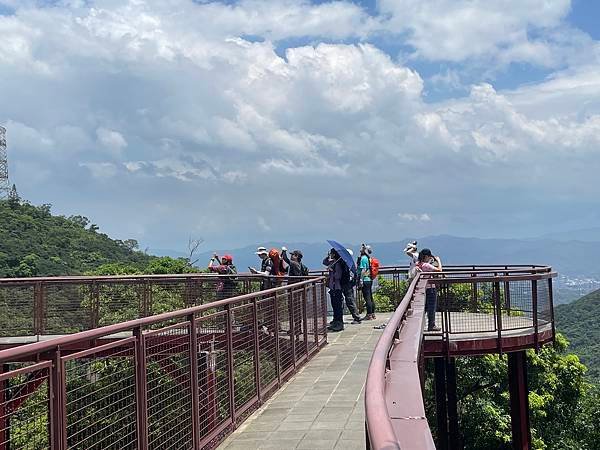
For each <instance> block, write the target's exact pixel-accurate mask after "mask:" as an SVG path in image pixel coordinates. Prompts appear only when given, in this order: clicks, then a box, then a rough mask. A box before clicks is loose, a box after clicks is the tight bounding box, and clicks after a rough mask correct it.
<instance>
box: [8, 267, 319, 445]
mask: <svg viewBox="0 0 600 450" xmlns="http://www.w3.org/2000/svg"><path fill="white" fill-rule="evenodd" d="M202 281H203V282H204V280H202ZM199 284H200V283H196V280H194V282H193V283H191V282H189V280H188V281H187V282H186V281H185V280H184V282H183V283H180V282H174V281H171V280H168V281H166V282H165V280H161V282H153V283H145V282H143V283H141V284H139V283H123V282H120V281H119V282H116V283H114V284H109V283H104V284H101V285H97V286H90V285H89V284H88V283H87V282H84V283H82V284H79V285H78V284H77V283H69V284H67V285H60V284H59V288H55V287H54V286H47V287H45V288H47V292H48V293H52V294H51V295H52V296H56V297H60V298H62V299H65V298H71V297H73V298H74V297H75V296H76V292H77V294H78V295H79V294H81V293H83V296H84V297H86V296H89V298H94V297H95V298H96V299H101V298H102V296H103V295H110V293H111V292H112V293H115V294H116V297H115V298H116V301H117V302H118V301H120V300H122V299H123V298H126V297H128V296H131V298H135V299H136V300H140V299H142V300H144V301H146V300H149V299H150V298H152V300H149V301H148V303H147V305H153V304H154V305H156V304H157V303H155V302H156V301H158V299H160V302H161V304H166V305H169V306H168V307H167V309H170V308H173V307H176V306H175V305H177V302H180V301H182V300H187V305H188V306H189V305H193V304H194V303H196V302H197V301H198V300H197V299H198V298H200V297H199V295H198V293H201V291H200V290H197V288H198V286H199ZM140 291H141V293H140ZM107 299H108V298H107ZM322 299H323V280H322V279H320V278H319V279H313V280H311V281H306V282H301V283H297V284H292V285H289V286H285V285H284V286H282V287H280V288H277V289H274V290H269V291H264V292H255V293H251V294H247V295H244V296H239V297H234V298H230V299H225V300H220V301H217V300H216V299H215V300H213V301H212V302H210V303H208V304H203V305H200V306H192V307H191V308H188V309H183V310H176V311H172V312H168V313H164V314H156V315H154V316H150V317H146V318H141V319H136V320H133V321H129V322H123V323H119V324H117V325H111V326H108V327H104V328H99V329H95V330H89V331H85V332H83V333H77V334H72V335H68V336H63V337H58V338H56V339H53V340H49V341H44V342H38V343H33V344H29V345H24V346H21V347H18V348H12V349H9V350H4V351H0V367H2V371H1V372H0V449H9V448H11V449H12V448H25V449H42V448H53V449H54V448H56V449H66V448H70V449H86V450H87V449H106V448H115V449H117V448H118V449H134V448H142V449H145V448H150V449H182V448H214V447H215V446H217V445H218V443H219V442H221V441H222V440H223V438H224V437H225V436H227V435H228V434H229V433H231V431H232V430H233V429H234V428H235V427H237V425H238V424H239V423H241V422H242V421H243V420H244V419H245V418H246V417H247V416H248V415H249V414H250V413H251V412H252V411H253V410H254V409H256V408H257V407H258V406H259V405H260V404H261V403H262V402H264V401H265V400H266V399H267V398H268V397H269V396H270V395H272V393H273V392H274V391H275V390H276V389H277V388H278V387H279V386H280V385H281V383H282V382H283V380H284V379H285V377H286V376H289V375H290V374H292V373H294V371H295V370H297V369H298V368H299V367H300V366H301V365H302V364H304V362H305V361H307V360H308V359H309V357H310V356H311V355H313V354H314V353H315V352H317V351H318V350H319V348H320V347H321V346H322V345H323V344H324V343H325V342H326V334H325V333H326V330H325V327H324V326H323V325H324V324H325V322H326V317H325V316H324V314H325V307H324V306H325V305H324V304H323V302H322ZM108 303H109V304H110V301H109V302H108ZM55 304H58V303H55ZM184 304H185V303H184ZM64 305H66V303H63V306H64ZM148 311H150V312H152V311H156V310H153V309H152V308H148ZM61 320H63V322H62V323H63V324H68V323H69V321H72V323H75V316H71V317H63V318H62V319H61ZM27 360H31V361H40V360H41V361H42V362H41V363H35V364H30V363H26V362H22V361H27ZM27 364H29V365H27Z"/></svg>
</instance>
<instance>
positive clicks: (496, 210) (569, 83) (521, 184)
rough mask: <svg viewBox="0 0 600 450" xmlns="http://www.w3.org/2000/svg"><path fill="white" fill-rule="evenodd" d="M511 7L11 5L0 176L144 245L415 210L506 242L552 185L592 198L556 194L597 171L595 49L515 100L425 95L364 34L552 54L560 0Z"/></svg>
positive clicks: (374, 226)
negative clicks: (5, 145) (6, 164)
mask: <svg viewBox="0 0 600 450" xmlns="http://www.w3.org/2000/svg"><path fill="white" fill-rule="evenodd" d="M525 3H527V7H526V6H523V5H521V3H519V4H517V3H516V2H515V3H514V5H512V4H511V5H512V6H514V8H510V7H506V8H503V10H502V11H500V10H499V9H498V7H496V6H494V5H488V3H487V2H486V3H485V5H486V7H484V6H483V5H484V3H483V2H478V1H475V2H462V1H457V2H449V1H442V0H436V1H435V2H430V3H427V2H413V1H409V0H402V1H400V2H391V1H385V0H382V1H381V2H379V3H378V5H379V6H378V8H379V12H380V13H381V15H380V16H369V14H367V13H366V12H365V11H364V10H363V9H361V8H360V7H359V6H357V5H355V4H352V3H349V2H344V1H339V2H330V3H321V4H319V5H315V4H312V3H310V2H308V1H292V0H278V1H271V2H267V1H257V0H252V1H251V0H248V1H241V2H237V3H235V4H225V3H220V2H191V1H184V0H169V1H165V2H144V1H133V0H131V1H125V2H112V1H108V0H96V1H93V2H62V3H57V4H56V5H55V6H53V7H52V8H44V7H36V4H35V3H33V2H32V3H19V2H15V3H14V5H13V7H14V8H16V10H17V12H16V14H15V15H12V16H0V33H3V34H2V35H3V36H7V39H8V40H7V42H8V43H9V44H8V45H6V46H4V47H2V48H0V68H1V69H2V70H1V71H0V95H1V96H2V98H3V102H2V103H0V122H1V123H3V124H4V125H5V126H7V128H8V129H9V157H10V158H11V164H13V166H12V167H14V170H13V171H12V172H11V173H12V174H13V175H14V176H15V177H16V181H17V183H18V185H19V186H18V187H19V190H20V192H23V193H24V194H25V195H26V196H29V197H30V198H31V199H32V200H34V201H40V202H48V201H51V202H52V203H55V204H60V203H62V204H63V205H68V206H64V208H69V212H72V213H84V214H87V215H90V216H92V217H94V218H95V221H96V222H99V223H105V224H106V227H107V228H106V231H109V232H110V231H114V233H115V234H116V235H117V236H119V237H128V236H127V233H132V234H133V235H132V236H131V237H138V236H137V235H136V234H135V233H138V232H139V230H140V226H139V224H140V223H143V224H144V226H143V233H144V236H145V237H147V236H155V237H154V239H155V240H154V245H153V246H155V247H156V246H164V245H176V243H175V241H176V240H177V239H179V238H181V239H180V240H181V242H184V241H185V240H186V239H187V236H188V235H189V230H190V229H194V230H198V229H201V230H202V231H201V234H202V235H203V236H204V237H205V238H206V239H207V240H213V241H214V242H216V243H219V245H225V244H231V243H240V244H242V243H246V242H248V241H249V240H252V239H254V238H255V237H256V236H257V234H258V235H260V236H261V237H262V236H265V234H264V233H269V236H268V237H272V238H274V239H275V238H285V239H290V238H291V237H292V236H294V235H296V236H298V235H301V236H312V240H315V239H317V238H318V236H320V235H321V234H322V233H325V232H329V231H330V230H332V229H334V230H338V232H339V238H340V239H355V237H356V236H358V235H360V234H361V233H365V230H368V232H369V234H370V235H371V239H373V236H376V237H378V238H379V239H385V238H393V237H397V236H396V234H397V233H398V232H399V229H395V228H394V227H395V226H396V225H397V223H398V222H399V220H398V219H400V222H401V223H402V224H403V226H402V228H401V230H402V231H406V232H411V231H415V232H416V231H418V230H421V229H423V227H424V226H425V225H426V224H428V225H427V226H428V227H429V226H431V227H433V225H434V224H433V221H432V220H431V217H435V226H436V227H439V229H437V231H439V232H452V231H456V232H465V233H467V232H470V230H474V231H473V233H476V232H477V227H480V228H479V230H480V231H481V230H486V231H485V232H486V233H487V234H491V233H492V232H491V231H490V229H489V228H488V226H490V227H495V229H497V230H504V229H507V227H509V226H510V220H512V219H511V217H513V215H512V213H513V212H514V211H521V212H525V213H527V212H530V211H531V205H532V204H537V203H539V202H548V203H549V202H550V201H549V200H548V198H549V197H546V196H550V195H554V194H556V193H557V192H559V191H561V190H564V189H565V188H566V187H568V188H569V189H570V191H569V192H572V193H573V194H569V196H567V197H568V198H569V199H570V200H575V201H577V202H579V204H581V202H585V201H587V200H586V199H591V198H592V197H593V196H594V194H598V193H599V192H598V191H597V189H596V188H595V187H589V186H588V187H587V188H586V189H583V187H582V186H581V185H577V183H576V182H575V178H574V177H565V179H562V178H561V181H562V182H561V185H560V186H556V183H555V182H554V181H555V180H556V179H557V177H558V176H560V175H561V174H564V171H568V170H575V169H577V170H582V171H583V173H584V174H588V175H590V174H591V172H590V171H591V167H593V165H594V164H593V163H594V162H595V163H597V161H598V153H597V152H598V150H597V149H598V145H599V144H600V143H599V141H598V136H600V85H599V82H598V80H599V79H600V76H599V74H600V63H599V61H600V58H599V55H600V51H598V50H597V47H594V46H592V47H590V48H594V50H593V51H591V52H590V53H588V54H587V55H588V60H587V61H586V62H585V64H583V63H581V64H580V65H577V64H575V63H574V62H573V61H572V60H571V63H572V64H573V65H572V66H570V67H569V68H565V69H564V70H561V71H560V72H556V73H555V74H553V75H552V76H551V77H549V78H548V79H546V80H544V81H542V82H538V83H535V84H528V85H525V86H522V87H520V88H517V89H512V90H501V89H497V88H496V87H494V86H493V84H491V83H486V82H481V81H478V82H477V83H475V85H474V86H470V87H465V86H464V80H463V78H462V74H460V73H458V72H457V71H456V70H455V69H449V70H447V71H445V72H443V73H442V74H441V75H439V76H438V77H437V78H436V77H434V78H433V79H432V81H433V82H434V83H436V84H437V85H439V86H440V87H441V88H442V89H448V86H450V89H457V90H460V91H461V92H462V91H463V89H464V90H465V92H466V94H465V95H464V96H463V97H459V98H452V99H449V100H445V101H440V102H426V101H425V100H424V99H425V93H424V87H423V86H424V82H423V78H422V77H421V75H420V74H419V73H418V72H417V71H416V70H415V69H414V68H412V67H410V62H411V60H408V61H407V62H402V61H400V60H398V59H396V58H394V57H393V56H390V55H389V54H387V53H386V52H385V51H384V50H382V49H381V48H379V47H378V46H377V45H376V42H375V41H373V42H371V41H370V39H371V37H372V36H376V35H377V33H381V32H383V31H385V32H389V33H392V34H393V35H394V36H403V39H405V43H406V44H408V45H410V46H412V48H414V49H415V51H416V54H415V55H416V56H415V57H419V58H424V59H436V60H451V61H461V60H465V59H466V60H472V59H473V58H479V57H481V58H482V61H486V62H489V57H492V58H493V59H494V61H496V62H498V63H499V64H501V63H502V61H511V60H521V59H523V60H527V59H530V60H531V61H534V62H535V61H539V63H540V64H542V65H548V64H546V61H553V60H556V61H558V60H559V59H561V58H562V57H561V56H560V55H559V54H560V53H561V51H562V50H560V49H559V47H560V48H563V47H561V46H562V45H563V44H564V45H574V44H573V39H571V38H569V39H565V40H562V41H561V40H560V39H559V37H560V36H563V34H564V33H565V28H564V27H565V26H566V25H565V24H564V19H565V15H566V14H567V13H568V9H569V3H568V2H565V1H561V2H553V3H552V4H550V3H547V2H542V3H537V0H531V1H529V2H525ZM400 7H403V8H404V9H403V10H402V11H404V13H403V14H402V15H401V9H400ZM436 7H437V8H438V10H437V11H436V13H435V14H430V13H431V11H432V8H436ZM174 11H175V12H174ZM440 11H445V12H447V14H442V13H440ZM531 11H534V12H535V14H536V15H538V16H539V20H538V19H536V18H535V17H533V16H532V15H533V13H532V12H531ZM401 19H402V20H401ZM334 25H335V26H334ZM457 29H460V30H461V32H460V33H457V32H456V30H457ZM497 30H502V31H503V32H502V33H500V32H498V31H497ZM528 30H535V31H536V32H535V33H534V34H535V36H534V35H530V34H529V32H528ZM544 33H550V34H552V36H554V38H553V39H554V40H552V39H551V40H546V41H545V40H544V39H542V38H541V37H540V36H542V35H545V34H544ZM573 36H575V39H579V38H580V37H578V36H579V35H578V34H577V33H574V35H573ZM300 38H307V39H308V41H307V42H309V43H306V42H304V41H302V42H304V43H302V44H297V45H296V46H289V44H285V41H286V40H287V39H300ZM406 39H407V41H406ZM584 40H585V39H582V42H583V41H584ZM559 41H560V42H559ZM586 42H587V41H586ZM553 43H560V45H559V46H558V47H556V46H554V44H553ZM588 44H589V42H588V43H587V44H585V45H588ZM286 45H287V48H286ZM539 46H541V47H539ZM542 47H543V48H542ZM544 49H549V53H544V52H545V50H544ZM559 50H560V51H559ZM534 53H535V55H537V56H535V57H531V58H530V56H531V55H532V54H534ZM557 55H559V56H557ZM486 58H487V59H486ZM536 58H537V59H536ZM555 58H558V59H555ZM561 61H563V63H564V62H565V61H566V60H564V59H561ZM552 64H554V63H552ZM552 64H550V65H552ZM557 64H558V63H557ZM572 155H578V158H579V159H580V161H583V163H580V165H579V166H578V165H576V163H575V162H574V161H573V160H572V159H571V157H572ZM33 174H35V176H33ZM90 175H91V177H90ZM73 186H77V187H78V188H77V189H73ZM539 191H544V193H545V195H544V196H541V195H540V192H539ZM561 195H563V196H565V195H566V194H561ZM571 195H572V196H571ZM115 198H118V199H119V201H118V202H115V200H114V199H115ZM540 199H542V200H540ZM590 201H591V200H590ZM565 202H566V200H565ZM421 203H427V206H421ZM398 204H400V205H402V206H400V207H399V209H400V210H401V211H408V212H402V213H400V214H398V215H397V218H394V212H393V211H395V210H397V209H396V208H397V206H392V205H398ZM90 205H93V207H92V206H90ZM132 205H135V207H132ZM424 208H426V210H427V211H428V212H427V213H415V212H414V211H415V210H416V211H419V210H422V209H424ZM588 209H589V208H588ZM390 210H391V212H390ZM548 211H550V208H548ZM525 213H524V214H525ZM549 214H550V213H547V215H548V217H549ZM257 217H258V219H256V218H257ZM474 217H483V218H484V219H481V220H477V221H476V220H475V219H473V218H474ZM261 218H262V219H261ZM267 220H268V222H267ZM536 220H537V222H536ZM531 221H532V222H531V223H532V225H531V226H532V227H533V223H534V222H535V223H539V222H542V221H543V219H542V218H539V220H538V219H536V218H533V219H531ZM521 225H522V224H521ZM411 227H414V229H413V228H411ZM465 230H469V231H465ZM434 231H435V230H434ZM261 233H263V234H261ZM356 239H357V240H358V239H363V238H362V237H356ZM236 240H237V241H236Z"/></svg>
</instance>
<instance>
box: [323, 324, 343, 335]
mask: <svg viewBox="0 0 600 450" xmlns="http://www.w3.org/2000/svg"><path fill="white" fill-rule="evenodd" d="M327 329H328V330H329V331H333V332H334V333H336V332H338V331H343V330H344V324H343V323H342V322H336V323H334V324H332V325H330V326H328V327H327Z"/></svg>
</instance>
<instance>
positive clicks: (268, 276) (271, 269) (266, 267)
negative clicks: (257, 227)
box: [248, 247, 275, 291]
mask: <svg viewBox="0 0 600 450" xmlns="http://www.w3.org/2000/svg"><path fill="white" fill-rule="evenodd" d="M254 253H255V254H256V255H257V256H258V257H259V258H260V270H256V268H254V267H248V269H249V270H250V273H253V274H255V275H263V276H264V278H263V281H262V287H261V290H263V291H264V290H267V289H271V288H272V287H275V279H274V278H273V276H274V275H275V266H274V263H273V260H272V259H271V258H270V257H269V252H268V251H267V249H266V248H265V247H258V248H257V249H256V252H254Z"/></svg>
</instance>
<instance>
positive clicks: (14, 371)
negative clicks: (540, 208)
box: [0, 266, 555, 450]
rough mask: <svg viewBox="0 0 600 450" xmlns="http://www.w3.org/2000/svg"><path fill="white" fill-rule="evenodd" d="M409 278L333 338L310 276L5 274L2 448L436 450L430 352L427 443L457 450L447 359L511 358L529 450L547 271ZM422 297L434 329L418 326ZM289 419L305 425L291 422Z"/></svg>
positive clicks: (387, 288)
mask: <svg viewBox="0 0 600 450" xmlns="http://www.w3.org/2000/svg"><path fill="white" fill-rule="evenodd" d="M406 274H407V268H406V267H388V268H383V269H382V270H381V273H380V276H379V285H380V290H379V292H378V294H377V295H379V296H382V297H386V299H387V300H388V301H389V302H390V303H392V304H394V305H397V308H396V311H395V312H394V313H393V314H392V315H391V316H390V317H389V322H388V325H387V326H386V327H385V329H384V330H383V331H381V330H375V329H373V328H372V324H373V322H364V323H363V324H360V325H348V326H347V328H346V330H345V331H343V332H341V333H338V334H336V335H335V336H334V337H331V339H330V341H331V343H330V345H328V344H327V343H328V336H327V330H326V325H327V321H328V318H327V303H328V300H327V292H326V288H325V280H324V278H323V277H322V276H320V274H315V275H313V276H311V277H309V278H307V279H292V278H288V279H278V284H280V287H277V288H274V289H270V290H265V291H261V290H260V288H261V281H262V278H261V277H260V276H252V275H239V276H237V277H236V278H235V280H233V281H234V282H233V283H231V281H232V280H231V279H229V278H228V277H227V276H218V275H208V274H186V275H164V276H163V275H160V276H133V277H131V276H124V277H66V278H37V279H35V278H34V279H31V278H30V279H8V280H0V317H2V318H4V319H0V320H3V323H2V326H1V327H0V450H4V449H10V448H21V447H29V448H53V449H66V448H82V449H83V448H85V449H88V448H98V449H100V448H140V449H147V448H161V449H163V448H165V449H166V448H177V449H179V448H195V449H200V448H207V449H208V448H216V447H217V446H219V445H223V447H227V448H262V447H265V448H278V447H277V446H276V444H275V442H279V440H278V439H276V437H277V436H276V435H275V434H273V433H275V432H277V431H281V432H285V431H286V429H285V428H286V427H288V428H289V427H292V428H290V429H288V430H287V431H288V433H283V434H284V435H287V436H288V437H289V436H291V435H294V434H295V435H296V436H299V435H300V434H302V436H301V437H300V438H299V439H297V440H296V441H294V442H295V444H294V445H293V446H292V447H280V448H293V447H298V448H302V447H303V445H304V446H305V447H306V446H309V445H312V447H310V448H335V446H336V445H337V446H339V447H345V448H364V447H367V448H377V449H380V448H381V449H383V448H385V449H395V448H403V449H404V448H410V449H417V450H418V449H422V448H423V449H425V448H427V449H429V448H435V444H434V441H433V437H432V435H431V432H430V430H429V424H428V422H427V419H426V418H425V412H424V405H423V397H422V394H421V392H422V386H423V383H424V370H423V367H424V361H425V359H426V358H432V359H434V361H435V369H436V370H435V384H436V408H437V413H438V414H437V429H438V430H440V433H438V442H437V448H440V449H446V448H460V445H461V444H460V440H459V437H458V436H459V432H458V419H457V414H456V379H455V377H456V373H455V366H454V364H455V363H454V358H455V357H457V356H465V355H469V356H474V355H482V354H488V353H506V354H508V355H509V356H508V361H509V373H510V379H509V381H510V394H511V413H512V425H513V441H514V443H513V445H514V447H515V448H520V449H521V448H529V445H530V444H529V442H530V436H529V419H528V407H527V386H526V364H525V362H526V357H525V353H524V350H525V349H530V348H531V349H538V348H539V347H540V346H542V345H544V344H546V343H548V342H551V341H552V340H553V339H554V317H553V301H552V278H553V277H554V276H555V274H554V273H553V272H552V271H551V269H550V268H549V267H544V266H458V267H446V268H445V271H444V273H443V274H441V275H435V276H432V275H425V274H422V275H421V276H420V277H418V278H416V279H414V280H412V281H411V282H410V283H409V282H408V280H407V279H406ZM432 287H435V288H436V291H437V298H438V307H437V314H436V321H437V323H438V324H439V325H440V326H441V331H440V332H437V333H429V332H426V331H425V330H424V307H425V290H426V289H427V288H432ZM359 303H360V298H359ZM380 319H381V316H380ZM377 323H378V322H375V324H377ZM307 377H308V378H307ZM311 377H312V378H311ZM315 377H316V378H315ZM340 377H341V378H340ZM365 379H366V381H365ZM282 388H283V389H282ZM363 398H364V408H363ZM286 399H287V400H286ZM286 401H287V402H288V405H291V403H294V404H295V403H298V402H303V406H302V411H303V412H302V414H298V413H296V414H291V413H290V411H292V410H293V409H294V408H293V407H290V408H283V409H289V410H288V411H286V412H285V414H284V416H285V417H283V418H282V421H281V423H279V424H278V425H277V428H276V429H272V430H264V429H263V430H260V429H257V430H256V431H257V434H256V435H255V436H258V435H265V434H266V435H267V436H273V439H254V440H253V439H250V438H248V435H247V434H246V437H247V439H245V440H244V439H243V437H242V440H241V441H240V440H239V438H240V435H243V434H244V433H249V432H250V431H248V430H251V429H252V427H255V426H256V425H257V424H258V425H259V427H260V424H261V420H257V417H258V418H259V419H260V418H261V417H267V416H274V415H276V412H277V410H281V409H282V408H281V402H286ZM278 404H279V405H280V406H279V407H278V406H277V405H278ZM257 410H258V411H257ZM255 411H257V412H255ZM280 413H281V411H280ZM250 416H251V417H252V419H251V420H250V421H248V422H247V423H246V424H244V421H245V420H246V419H247V418H248V417H250ZM288 416H296V418H298V417H299V416H303V417H304V419H305V420H300V421H298V420H287V421H286V419H289V418H290V417H288ZM323 417H329V418H330V419H341V418H343V419H344V421H345V422H344V424H343V428H339V422H341V420H338V421H337V422H338V427H337V428H336V429H334V428H331V427H330V428H327V427H325V429H319V428H318V427H320V426H322V425H318V423H331V422H336V420H329V421H328V420H323ZM317 419H320V420H318V421H317ZM284 421H285V423H288V425H285V426H283V428H281V429H279V428H280V427H281V425H283V422H284ZM262 422H264V421H262ZM298 422H310V426H309V428H308V429H304V430H302V429H296V430H294V429H293V428H294V427H298V426H299V425H289V424H290V423H298ZM359 423H360V424H361V425H360V427H358V426H357V425H358V424H359ZM313 425H314V426H315V427H317V428H316V429H315V428H312V427H313ZM365 425H366V426H365ZM264 426H267V425H264V424H263V427H264ZM271 426H272V425H271ZM302 426H304V427H306V426H307V425H306V423H305V424H304V425H302ZM346 426H347V427H348V428H345V427H346ZM236 430H238V431H236ZM336 430H337V431H339V434H338V436H337V437H335V438H331V436H333V435H334V434H336ZM327 431H330V433H329V439H328V438H327ZM234 432H235V433H234ZM293 432H295V433H293ZM232 433H233V435H232ZM230 435H232V436H231V437H230V438H229V439H228V440H226V439H227V437H228V436H230ZM279 436H281V433H280V434H279ZM318 436H321V437H323V439H318ZM309 437H310V439H308V438H309ZM225 440H226V441H225ZM224 441H225V442H224ZM317 441H319V442H320V443H319V442H317ZM291 442H292V441H290V444H291ZM303 442H304V444H303ZM277 445H278V444H277ZM315 445H316V447H315Z"/></svg>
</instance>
